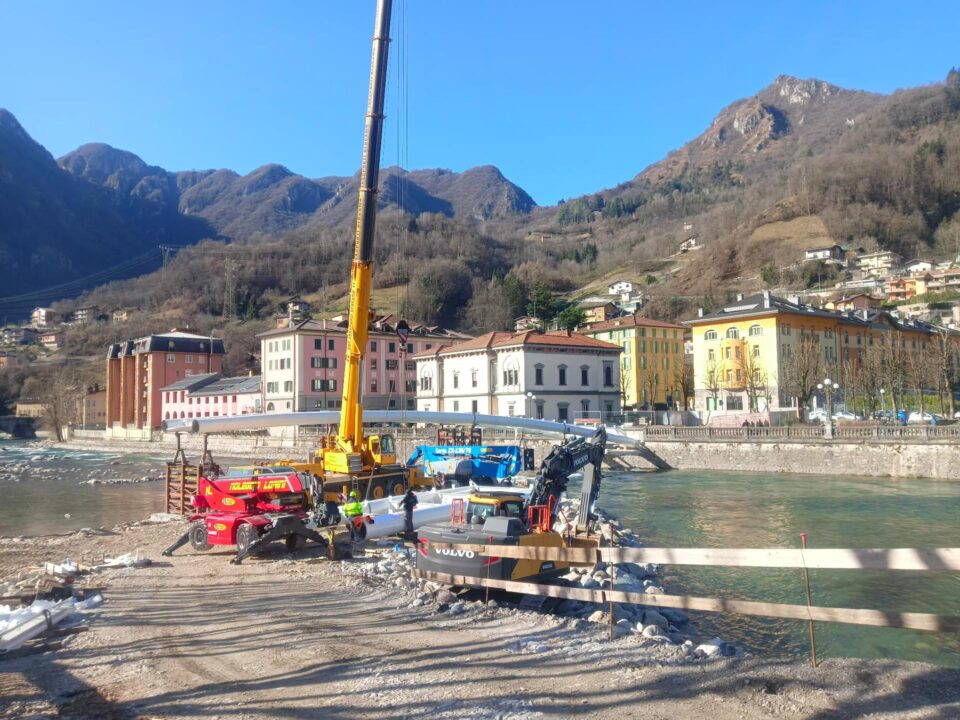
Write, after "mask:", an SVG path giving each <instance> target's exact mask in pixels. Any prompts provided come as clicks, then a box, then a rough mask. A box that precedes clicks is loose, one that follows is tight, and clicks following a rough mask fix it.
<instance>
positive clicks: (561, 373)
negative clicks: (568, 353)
mask: <svg viewBox="0 0 960 720" xmlns="http://www.w3.org/2000/svg"><path fill="white" fill-rule="evenodd" d="M557 371H558V372H557V383H558V384H559V385H566V384H567V366H566V365H561V366H560V367H559V368H557Z"/></svg>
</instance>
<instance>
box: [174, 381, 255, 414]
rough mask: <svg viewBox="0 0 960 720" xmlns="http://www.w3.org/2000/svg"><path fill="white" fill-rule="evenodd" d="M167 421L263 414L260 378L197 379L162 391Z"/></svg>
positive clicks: (179, 382) (179, 383)
mask: <svg viewBox="0 0 960 720" xmlns="http://www.w3.org/2000/svg"><path fill="white" fill-rule="evenodd" d="M160 395H161V403H162V407H163V419H164V420H189V419H193V418H201V417H204V418H205V417H225V416H231V415H250V414H252V413H258V412H260V376H259V375H254V376H249V377H248V376H246V375H244V376H242V377H233V378H224V377H220V375H219V374H218V373H207V374H205V375H194V376H192V377H187V378H184V379H183V380H179V381H177V382H175V383H171V384H170V385H167V386H166V387H164V388H161V389H160Z"/></svg>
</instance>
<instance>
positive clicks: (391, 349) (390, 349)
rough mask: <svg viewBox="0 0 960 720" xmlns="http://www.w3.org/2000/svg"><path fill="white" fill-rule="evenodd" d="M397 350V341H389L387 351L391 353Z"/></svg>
mask: <svg viewBox="0 0 960 720" xmlns="http://www.w3.org/2000/svg"><path fill="white" fill-rule="evenodd" d="M396 351H397V344H396V343H388V344H387V352H389V353H395V352H396Z"/></svg>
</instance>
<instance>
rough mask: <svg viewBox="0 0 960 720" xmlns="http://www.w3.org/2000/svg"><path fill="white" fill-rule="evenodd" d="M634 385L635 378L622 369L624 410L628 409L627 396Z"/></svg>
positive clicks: (621, 388)
mask: <svg viewBox="0 0 960 720" xmlns="http://www.w3.org/2000/svg"><path fill="white" fill-rule="evenodd" d="M632 384H633V378H631V377H630V375H629V374H628V373H627V372H625V371H624V368H622V367H621V368H620V407H621V408H623V409H624V410H625V409H626V407H627V396H628V395H629V394H630V386H631V385H632Z"/></svg>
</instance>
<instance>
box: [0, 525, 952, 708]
mask: <svg viewBox="0 0 960 720" xmlns="http://www.w3.org/2000/svg"><path fill="white" fill-rule="evenodd" d="M182 527H183V526H182V525H181V524H180V523H166V524H160V525H143V524H134V525H132V526H121V527H118V528H116V529H114V530H113V531H108V532H83V531H81V532H79V533H74V534H72V535H67V536H57V537H43V538H34V539H26V540H17V539H11V538H4V539H0V577H2V576H6V575H9V574H12V573H14V572H16V571H18V570H20V569H21V568H24V567H27V566H29V565H33V564H37V563H41V562H43V561H58V562H59V561H62V560H63V559H64V558H66V557H71V558H72V559H73V560H74V561H76V562H82V563H94V562H96V561H99V560H101V559H103V558H104V557H109V556H114V555H119V554H123V553H127V552H132V551H135V550H139V551H140V552H141V553H143V554H145V555H146V556H147V557H150V558H152V559H153V560H154V564H153V565H151V566H150V567H147V568H142V569H131V568H125V569H119V570H109V571H105V572H103V573H99V574H96V575H93V576H89V577H88V578H87V579H86V582H87V583H88V584H90V585H96V586H102V587H104V588H105V590H104V594H105V597H106V599H107V602H106V604H105V605H104V606H103V607H102V608H101V609H100V610H98V611H96V612H95V614H93V615H92V617H91V620H90V622H89V629H88V630H87V631H86V632H80V633H76V634H72V635H66V636H65V637H63V638H62V641H61V644H62V646H61V647H59V648H57V649H50V650H47V651H36V652H31V653H28V654H22V651H21V654H19V655H16V656H13V657H11V656H7V657H0V718H75V719H81V718H82V719H86V718H91V719H92V718H107V719H114V718H115V719H124V720H126V719H127V718H172V717H176V718H203V719H204V720H212V719H215V718H250V719H251V720H253V719H254V718H256V719H260V718H264V719H267V718H271V719H272V718H283V719H285V718H331V719H338V718H344V719H346V718H351V719H353V718H364V719H366V718H371V719H374V718H377V719H379V718H438V719H441V720H445V719H447V718H449V719H451V720H453V719H454V718H456V719H458V720H461V719H462V720H470V719H474V718H476V719H490V720H492V719H493V718H501V719H505V720H525V719H527V718H531V719H532V718H566V717H581V716H589V717H595V718H609V719H611V720H613V719H615V720H623V719H624V718H644V719H650V720H653V719H654V718H709V719H710V720H727V719H728V718H729V719H730V720H733V719H734V718H737V719H741V720H754V719H759V718H771V717H774V718H809V719H813V720H826V719H828V718H830V719H832V718H860V717H871V718H937V719H939V720H946V719H947V718H960V671H956V670H948V669H943V668H936V667H931V666H927V665H918V664H913V663H904V662H897V661H862V660H835V659H827V660H825V661H824V662H823V663H822V664H821V665H820V667H819V668H817V669H816V670H814V669H812V668H811V667H809V664H808V663H803V662H798V661H796V660H777V659H769V658H756V657H738V658H712V659H693V658H691V657H690V656H689V654H688V653H687V652H686V651H684V649H683V648H681V647H679V646H675V645H669V644H663V643H660V642H656V641H654V640H650V639H647V638H644V637H642V636H640V635H638V634H629V635H626V636H625V637H622V638H619V639H617V640H613V641H611V640H609V639H608V633H607V628H606V626H601V625H596V624H593V623H589V622H587V621H584V620H574V619H565V618H558V617H554V616H550V615H540V614H535V613H526V612H518V611H515V610H512V609H508V608H502V607H501V608H497V609H490V610H486V611H485V610H484V609H483V606H482V603H467V607H466V611H465V612H463V613H462V614H460V615H457V616H452V615H451V614H450V613H449V612H444V613H438V612H437V611H436V606H435V605H432V604H429V605H424V606H422V607H411V604H410V602H409V600H408V596H405V595H401V594H399V593H398V588H397V587H396V586H395V585H393V584H391V583H390V581H389V579H386V578H379V577H377V576H376V575H375V574H373V573H370V572H365V571H364V570H365V569H366V570H369V566H370V565H371V564H373V563H376V562H377V561H378V559H379V558H376V557H368V558H364V559H357V560H353V561H346V562H344V563H340V562H329V561H326V560H325V559H322V558H321V557H320V553H319V551H317V550H312V551H311V550H307V551H302V552H301V553H298V554H297V556H296V557H295V558H294V559H291V558H290V556H286V555H284V554H283V552H282V550H281V549H280V546H277V551H276V552H274V553H271V554H268V555H265V556H264V557H262V558H255V559H252V560H250V561H248V562H246V563H245V564H244V565H242V566H239V567H237V566H232V565H230V564H229V562H228V561H229V559H230V557H231V554H230V553H220V552H208V553H204V554H199V553H194V552H193V551H192V550H190V549H189V547H187V548H184V549H182V550H180V551H179V553H180V554H179V555H177V556H175V557H173V558H170V559H166V558H161V556H160V551H161V550H162V548H164V547H165V546H166V545H168V544H169V543H170V542H172V541H173V539H175V537H176V536H177V535H178V534H179V533H180V532H182Z"/></svg>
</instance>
